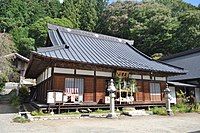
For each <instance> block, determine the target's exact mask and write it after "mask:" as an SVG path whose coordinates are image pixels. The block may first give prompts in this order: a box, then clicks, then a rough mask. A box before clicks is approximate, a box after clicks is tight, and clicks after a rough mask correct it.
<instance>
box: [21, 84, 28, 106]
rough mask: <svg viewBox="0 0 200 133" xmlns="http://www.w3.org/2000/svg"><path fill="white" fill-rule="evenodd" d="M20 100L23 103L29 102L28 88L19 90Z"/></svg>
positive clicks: (24, 87)
mask: <svg viewBox="0 0 200 133" xmlns="http://www.w3.org/2000/svg"><path fill="white" fill-rule="evenodd" d="M19 98H20V102H21V103H24V102H28V101H29V92H28V88H27V87H26V86H22V87H21V88H19Z"/></svg>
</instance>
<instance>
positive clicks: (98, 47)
mask: <svg viewBox="0 0 200 133" xmlns="http://www.w3.org/2000/svg"><path fill="white" fill-rule="evenodd" d="M132 45H133V41H130V40H125V39H121V38H116V37H111V36H107V35H102V34H97V33H92V32H86V31H82V30H75V29H69V28H63V27H60V26H56V25H51V24H48V38H47V43H46V47H44V48H39V49H37V51H36V52H32V53H31V57H30V62H29V65H28V69H27V71H26V77H27V78H36V79H37V85H36V86H35V87H34V88H32V96H33V97H32V100H33V101H35V102H37V103H44V104H46V103H47V92H48V91H61V92H63V94H64V98H63V103H64V104H65V105H66V106H70V104H74V105H76V106H81V105H83V104H90V105H91V106H92V105H100V104H101V105H105V104H106V103H108V102H109V101H108V95H109V94H108V91H107V86H108V84H109V81H110V79H114V81H115V83H116V84H117V83H118V84H120V85H119V86H120V87H119V88H117V91H116V96H117V97H116V104H117V105H116V106H118V105H128V104H129V105H130V104H132V105H159V104H164V92H163V90H164V89H165V88H166V81H167V77H168V76H174V75H179V74H184V73H185V71H184V70H183V69H182V68H179V67H175V66H172V65H168V64H165V63H160V62H157V61H154V60H153V59H151V58H150V57H148V56H146V55H145V54H143V53H142V52H140V51H138V50H137V49H135V48H134V47H133V46H132ZM119 79H120V80H119ZM132 82H134V86H135V88H134V89H131V88H130V85H131V83H132ZM108 107H109V106H108Z"/></svg>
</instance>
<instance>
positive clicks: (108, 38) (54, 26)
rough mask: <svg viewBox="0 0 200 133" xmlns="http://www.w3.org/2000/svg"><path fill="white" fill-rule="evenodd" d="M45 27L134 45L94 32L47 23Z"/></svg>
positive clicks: (127, 41) (124, 40)
mask: <svg viewBox="0 0 200 133" xmlns="http://www.w3.org/2000/svg"><path fill="white" fill-rule="evenodd" d="M47 25H48V29H50V30H57V29H59V30H61V31H64V32H68V33H73V34H78V35H82V36H89V37H96V38H99V39H104V40H110V41H114V42H121V43H129V44H131V43H132V44H133V43H134V40H128V39H123V38H118V37H113V36H109V35H103V34H101V33H95V32H90V31H84V30H79V29H71V28H66V27H62V26H58V25H53V24H49V23H48V24H47Z"/></svg>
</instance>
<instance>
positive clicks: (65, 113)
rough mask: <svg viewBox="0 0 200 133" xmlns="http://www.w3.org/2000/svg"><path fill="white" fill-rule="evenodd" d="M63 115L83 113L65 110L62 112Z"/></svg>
mask: <svg viewBox="0 0 200 133" xmlns="http://www.w3.org/2000/svg"><path fill="white" fill-rule="evenodd" d="M61 114H62V115H80V114H81V113H80V112H64V113H61Z"/></svg>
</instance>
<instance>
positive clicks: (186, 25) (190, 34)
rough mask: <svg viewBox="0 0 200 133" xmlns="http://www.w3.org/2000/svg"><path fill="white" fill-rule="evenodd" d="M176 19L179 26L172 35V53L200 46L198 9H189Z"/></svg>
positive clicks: (199, 16)
mask: <svg viewBox="0 0 200 133" xmlns="http://www.w3.org/2000/svg"><path fill="white" fill-rule="evenodd" d="M178 20H179V21H180V26H179V28H178V29H177V31H176V32H175V35H174V41H173V42H174V45H173V46H171V50H172V52H173V53H176V52H181V51H185V50H188V49H192V48H196V47H200V44H199V42H200V23H199V22H200V11H199V10H190V11H188V12H186V13H182V14H181V15H180V16H179V17H178Z"/></svg>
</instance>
